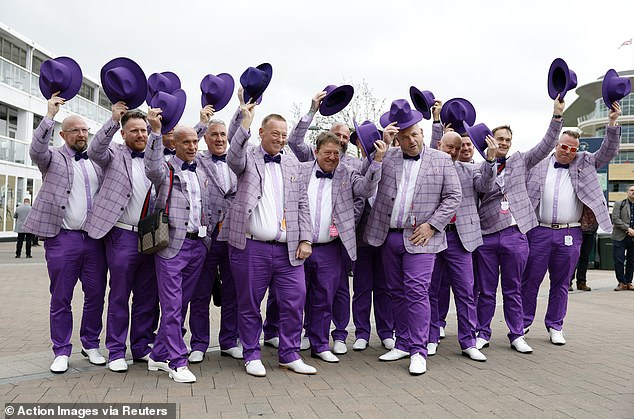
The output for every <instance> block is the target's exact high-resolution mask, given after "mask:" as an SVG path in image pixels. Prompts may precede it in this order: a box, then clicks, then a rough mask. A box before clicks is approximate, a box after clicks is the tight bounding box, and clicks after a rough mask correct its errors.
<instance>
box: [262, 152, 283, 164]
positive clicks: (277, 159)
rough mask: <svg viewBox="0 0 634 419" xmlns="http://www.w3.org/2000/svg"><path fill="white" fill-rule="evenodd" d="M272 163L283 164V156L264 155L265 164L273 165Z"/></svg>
mask: <svg viewBox="0 0 634 419" xmlns="http://www.w3.org/2000/svg"><path fill="white" fill-rule="evenodd" d="M271 162H273V163H277V164H280V163H282V156H280V155H279V154H277V155H275V156H273V157H271V156H269V155H268V154H265V155H264V163H271Z"/></svg>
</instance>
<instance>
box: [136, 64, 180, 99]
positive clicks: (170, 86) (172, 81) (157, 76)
mask: <svg viewBox="0 0 634 419" xmlns="http://www.w3.org/2000/svg"><path fill="white" fill-rule="evenodd" d="M180 88H181V79H179V78H178V76H177V75H176V74H174V73H172V72H171V71H164V72H162V73H154V74H152V75H150V77H148V79H147V96H146V97H145V101H146V102H147V104H148V105H149V104H150V101H151V100H152V98H153V97H154V95H156V94H157V93H158V92H167V93H172V92H174V91H175V90H178V89H180Z"/></svg>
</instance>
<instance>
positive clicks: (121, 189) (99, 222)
mask: <svg viewBox="0 0 634 419" xmlns="http://www.w3.org/2000/svg"><path fill="white" fill-rule="evenodd" d="M119 127H120V125H119V123H118V122H114V121H113V120H112V119H108V121H107V122H106V123H105V124H104V125H103V127H102V130H103V131H104V133H105V135H103V136H99V137H97V136H95V138H94V139H93V140H92V142H91V143H90V145H89V146H88V157H90V159H91V160H92V161H93V162H94V163H96V164H97V165H98V166H99V167H101V168H102V169H103V171H104V179H103V183H102V184H101V188H100V189H99V193H98V194H97V195H96V196H95V199H94V201H93V208H92V211H91V212H90V214H88V218H87V219H86V226H85V228H84V229H85V230H86V232H87V233H88V235H89V236H90V237H92V238H93V239H100V238H102V237H103V236H105V235H106V234H107V233H108V232H109V231H110V230H111V229H112V227H113V226H114V225H115V223H116V222H117V221H118V220H119V218H121V215H122V214H123V212H124V211H125V209H126V207H127V206H128V203H129V202H130V197H131V196H132V157H131V156H130V149H129V148H128V147H127V146H126V145H125V144H112V143H111V141H112V137H113V136H114V134H115V133H116V132H117V130H118V129H119ZM140 215H141V214H139V216H140Z"/></svg>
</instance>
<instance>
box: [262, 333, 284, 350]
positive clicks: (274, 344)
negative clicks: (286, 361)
mask: <svg viewBox="0 0 634 419" xmlns="http://www.w3.org/2000/svg"><path fill="white" fill-rule="evenodd" d="M264 345H266V346H272V347H274V348H279V347H280V338H278V337H277V336H276V337H274V338H271V339H265V340H264Z"/></svg>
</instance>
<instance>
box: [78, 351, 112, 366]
mask: <svg viewBox="0 0 634 419" xmlns="http://www.w3.org/2000/svg"><path fill="white" fill-rule="evenodd" d="M81 354H82V355H83V356H85V357H88V361H90V363H91V364H93V365H106V358H104V357H103V355H101V352H99V348H95V349H84V348H81Z"/></svg>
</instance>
